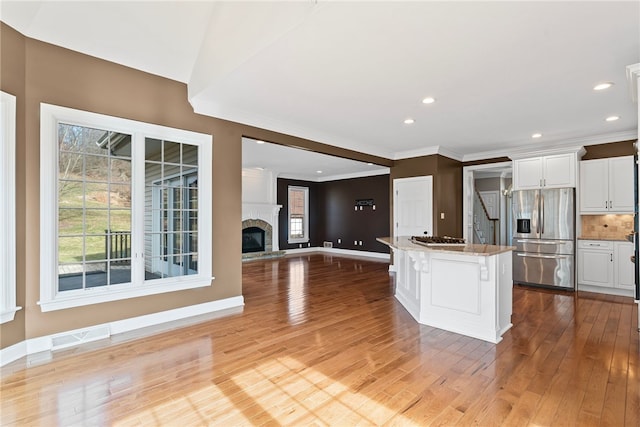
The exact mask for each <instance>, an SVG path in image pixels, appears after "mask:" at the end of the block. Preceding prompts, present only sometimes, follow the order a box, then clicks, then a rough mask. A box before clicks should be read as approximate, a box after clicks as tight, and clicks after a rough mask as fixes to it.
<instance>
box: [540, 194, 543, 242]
mask: <svg viewBox="0 0 640 427" xmlns="http://www.w3.org/2000/svg"><path fill="white" fill-rule="evenodd" d="M540 227H541V228H542V234H544V194H540Z"/></svg>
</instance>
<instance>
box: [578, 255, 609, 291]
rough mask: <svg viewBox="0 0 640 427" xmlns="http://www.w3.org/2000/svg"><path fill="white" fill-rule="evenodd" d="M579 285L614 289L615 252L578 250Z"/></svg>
mask: <svg viewBox="0 0 640 427" xmlns="http://www.w3.org/2000/svg"><path fill="white" fill-rule="evenodd" d="M578 283H579V284H583V285H594V286H604V287H608V288H612V287H613V252H612V251H595V250H590V249H578Z"/></svg>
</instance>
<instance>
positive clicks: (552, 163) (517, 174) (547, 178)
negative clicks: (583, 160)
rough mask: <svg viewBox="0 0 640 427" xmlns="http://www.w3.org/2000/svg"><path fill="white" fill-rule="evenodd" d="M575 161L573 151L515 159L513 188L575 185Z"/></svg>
mask: <svg viewBox="0 0 640 427" xmlns="http://www.w3.org/2000/svg"><path fill="white" fill-rule="evenodd" d="M576 163H577V157H576V154H575V153H569V154H555V155H550V156H542V157H531V158H526V159H515V160H514V161H513V189H514V190H531V189H536V188H564V187H575V186H576Z"/></svg>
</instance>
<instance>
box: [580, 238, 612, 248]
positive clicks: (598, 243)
mask: <svg viewBox="0 0 640 427" xmlns="http://www.w3.org/2000/svg"><path fill="white" fill-rule="evenodd" d="M578 248H580V249H602V250H613V242H612V241H611V240H578Z"/></svg>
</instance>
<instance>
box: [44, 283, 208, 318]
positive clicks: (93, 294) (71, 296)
mask: <svg viewBox="0 0 640 427" xmlns="http://www.w3.org/2000/svg"><path fill="white" fill-rule="evenodd" d="M213 279H214V277H211V279H206V278H202V277H197V278H187V279H182V278H174V279H173V280H172V281H171V282H166V281H164V282H163V283H161V284H151V285H141V286H135V287H132V286H131V284H127V285H125V286H123V287H121V288H120V289H114V287H111V289H104V288H89V289H83V290H79V291H66V292H63V293H59V294H58V295H56V296H55V297H54V298H53V299H51V300H48V301H38V305H40V309H41V310H42V311H43V312H47V311H55V310H64V309H66V308H73V307H81V306H85V305H91V304H100V303H103V302H110V301H119V300H123V299H129V298H137V297H144V296H150V295H157V294H163V293H167V292H175V291H183V290H187V289H195V288H204V287H207V286H211V281H212V280H213Z"/></svg>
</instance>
